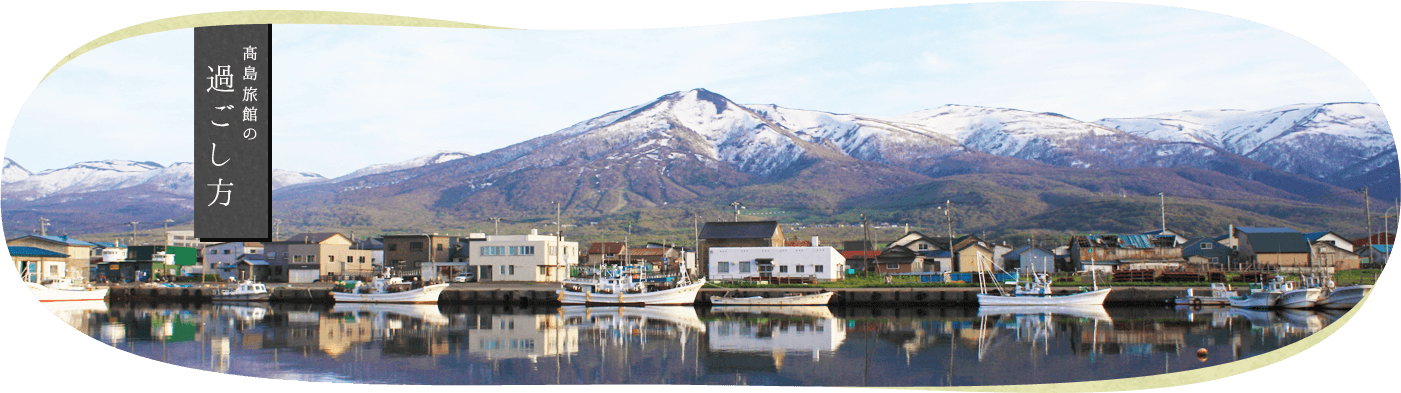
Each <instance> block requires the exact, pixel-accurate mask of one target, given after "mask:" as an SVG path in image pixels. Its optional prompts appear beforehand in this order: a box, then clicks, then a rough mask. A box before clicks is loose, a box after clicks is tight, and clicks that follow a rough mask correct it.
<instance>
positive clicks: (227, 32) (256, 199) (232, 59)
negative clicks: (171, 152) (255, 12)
mask: <svg viewBox="0 0 1401 393" xmlns="http://www.w3.org/2000/svg"><path fill="white" fill-rule="evenodd" d="M271 65H272V25H234V26H210V27H196V28H195V64H194V67H195V80H194V87H195V127H194V133H195V138H194V139H195V157H194V160H195V161H194V163H195V200H194V205H195V206H194V207H195V217H194V221H195V237H198V238H200V239H201V240H203V241H233V240H258V239H261V240H268V239H271V238H272V67H271Z"/></svg>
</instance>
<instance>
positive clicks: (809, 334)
mask: <svg viewBox="0 0 1401 393" xmlns="http://www.w3.org/2000/svg"><path fill="white" fill-rule="evenodd" d="M706 334H707V338H708V339H709V340H708V341H709V342H710V350H711V351H719V352H758V353H769V352H774V353H776V351H798V352H812V353H813V357H814V358H816V357H818V356H819V355H818V353H819V352H820V351H829V352H830V351H835V350H837V347H839V346H841V345H842V341H844V340H846V325H845V324H843V322H842V320H839V319H835V318H833V319H796V320H795V319H772V320H768V319H763V320H752V319H720V320H713V321H710V322H709V324H708V325H707V329H706Z"/></svg>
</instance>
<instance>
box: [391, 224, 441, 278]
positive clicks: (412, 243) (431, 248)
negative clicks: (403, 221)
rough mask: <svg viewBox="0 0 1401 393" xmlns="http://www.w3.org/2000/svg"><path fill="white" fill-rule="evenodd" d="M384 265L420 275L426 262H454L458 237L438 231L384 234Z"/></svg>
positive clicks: (405, 272)
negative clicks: (454, 249) (441, 233)
mask: <svg viewBox="0 0 1401 393" xmlns="http://www.w3.org/2000/svg"><path fill="white" fill-rule="evenodd" d="M381 240H382V241H383V242H384V266H385V267H387V268H391V269H393V271H394V272H398V273H402V274H405V275H419V274H420V272H421V271H422V269H423V263H424V262H452V260H453V246H454V245H456V244H457V243H458V238H457V237H456V236H451V235H439V234H436V233H420V234H398V235H384V236H383V237H381Z"/></svg>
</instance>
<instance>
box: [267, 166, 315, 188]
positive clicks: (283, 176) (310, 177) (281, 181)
mask: <svg viewBox="0 0 1401 393" xmlns="http://www.w3.org/2000/svg"><path fill="white" fill-rule="evenodd" d="M326 180H328V179H326V177H325V176H321V175H319V174H315V173H311V172H296V171H285V170H281V169H273V170H272V189H274V190H276V189H279V188H282V187H287V186H295V185H298V184H310V183H319V182H323V181H326Z"/></svg>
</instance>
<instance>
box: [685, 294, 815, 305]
mask: <svg viewBox="0 0 1401 393" xmlns="http://www.w3.org/2000/svg"><path fill="white" fill-rule="evenodd" d="M835 294H836V292H826V291H824V292H820V293H790V294H788V295H787V296H782V297H763V296H750V297H726V296H711V297H710V304H711V305H714V306H825V305H827V303H828V302H831V301H832V295H835Z"/></svg>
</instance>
